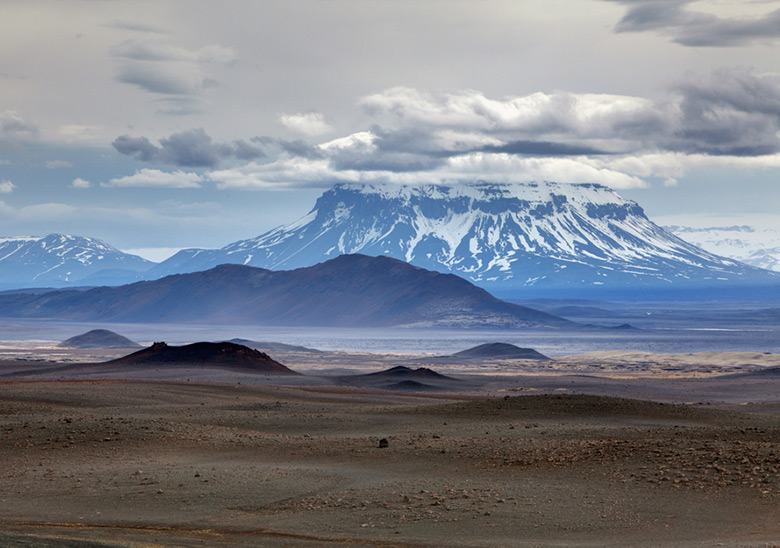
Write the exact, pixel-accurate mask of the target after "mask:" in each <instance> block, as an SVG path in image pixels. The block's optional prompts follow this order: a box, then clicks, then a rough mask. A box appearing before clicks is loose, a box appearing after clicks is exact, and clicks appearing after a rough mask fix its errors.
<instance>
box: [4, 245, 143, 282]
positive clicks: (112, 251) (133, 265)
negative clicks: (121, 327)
mask: <svg viewBox="0 0 780 548" xmlns="http://www.w3.org/2000/svg"><path fill="white" fill-rule="evenodd" d="M153 265H154V263H153V262H151V261H147V260H146V259H142V258H141V257H138V256H136V255H130V254H129V253H123V252H122V251H119V250H118V249H116V248H115V247H112V246H110V245H109V244H107V243H105V242H103V241H101V240H98V239H95V238H83V237H80V236H68V235H64V234H49V235H48V236H46V237H44V238H15V239H2V240H0V288H3V289H11V288H17V287H46V286H49V287H61V286H64V285H70V284H72V283H76V282H78V283H81V282H82V281H83V280H84V279H85V278H87V277H89V276H90V275H94V276H96V277H100V276H101V274H99V273H101V272H104V271H109V270H110V271H112V272H113V274H112V279H117V278H119V279H122V280H125V281H127V280H128V278H135V279H140V276H138V273H139V272H143V271H145V270H148V269H149V268H151V267H152V266H153Z"/></svg>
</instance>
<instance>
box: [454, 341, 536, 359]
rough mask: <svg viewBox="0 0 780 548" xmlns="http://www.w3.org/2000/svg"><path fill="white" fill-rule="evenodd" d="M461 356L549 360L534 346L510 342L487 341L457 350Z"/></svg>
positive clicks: (458, 355) (457, 353) (457, 354)
mask: <svg viewBox="0 0 780 548" xmlns="http://www.w3.org/2000/svg"><path fill="white" fill-rule="evenodd" d="M453 356H457V357H459V358H499V359H516V360H549V359H550V358H548V357H547V356H545V355H544V354H541V353H539V352H537V351H536V350H534V349H533V348H521V347H519V346H515V345H514V344H508V343H486V344H480V345H479V346H475V347H473V348H468V349H466V350H461V351H460V352H456V353H455V354H453Z"/></svg>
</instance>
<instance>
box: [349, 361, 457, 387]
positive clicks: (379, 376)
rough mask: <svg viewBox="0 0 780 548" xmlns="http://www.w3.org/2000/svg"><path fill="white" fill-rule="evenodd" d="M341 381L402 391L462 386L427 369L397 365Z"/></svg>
mask: <svg viewBox="0 0 780 548" xmlns="http://www.w3.org/2000/svg"><path fill="white" fill-rule="evenodd" d="M341 381H342V382H345V383H347V384H350V385H354V386H361V387H364V388H379V389H382V390H402V391H406V390H412V391H417V390H419V391H426V390H448V389H455V388H460V385H462V382H461V381H460V380H458V379H456V378H453V377H448V376H447V375H442V374H441V373H437V372H436V371H433V370H432V369H428V368H427V367H418V368H417V369H412V368H410V367H406V366H405V365H399V366H397V367H393V368H390V369H386V370H384V371H378V372H376V373H368V374H364V375H352V376H349V377H341Z"/></svg>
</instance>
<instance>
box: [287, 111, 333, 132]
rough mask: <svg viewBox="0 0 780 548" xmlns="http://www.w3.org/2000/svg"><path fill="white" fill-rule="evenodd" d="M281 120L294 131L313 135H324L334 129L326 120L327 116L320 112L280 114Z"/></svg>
mask: <svg viewBox="0 0 780 548" xmlns="http://www.w3.org/2000/svg"><path fill="white" fill-rule="evenodd" d="M279 121H280V122H281V123H282V125H284V127H286V128H287V129H289V130H290V131H292V132H295V133H299V134H301V135H307V136H312V137H313V136H316V135H322V134H323V133H327V132H329V131H330V130H331V129H332V128H331V127H330V125H329V124H328V123H327V122H326V121H325V117H324V116H323V115H322V114H320V113H319V112H305V113H301V114H282V115H281V116H279Z"/></svg>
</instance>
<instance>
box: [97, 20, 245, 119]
mask: <svg viewBox="0 0 780 548" xmlns="http://www.w3.org/2000/svg"><path fill="white" fill-rule="evenodd" d="M139 32H143V34H142V36H141V37H138V38H135V39H131V40H126V41H124V42H121V43H119V44H117V45H115V46H114V47H113V48H111V55H112V57H113V58H114V59H115V60H116V62H117V76H116V78H117V80H118V81H119V82H122V83H125V84H130V85H134V86H136V87H138V88H140V89H142V90H144V91H146V92H149V93H153V94H156V95H162V96H164V97H166V98H169V99H178V101H174V102H173V103H169V105H168V106H167V107H166V108H162V109H161V110H160V111H159V112H160V113H163V114H176V115H184V114H192V113H194V112H200V111H201V110H202V101H201V99H200V95H201V94H202V93H203V92H204V90H207V89H209V88H213V87H216V86H218V85H219V82H218V81H217V80H216V79H215V78H214V76H213V74H212V72H213V69H214V67H216V66H228V65H231V64H233V63H234V62H235V60H236V53H235V51H234V50H233V49H232V48H229V47H225V46H222V45H219V44H211V45H207V46H205V47H202V48H200V49H187V48H184V47H181V46H178V45H176V44H173V43H171V42H170V41H169V40H168V39H167V38H165V37H164V36H160V35H154V34H152V33H150V32H148V31H146V30H145V29H140V30H139ZM184 99H186V101H185V102H184V103H182V102H181V101H182V100H184Z"/></svg>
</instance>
